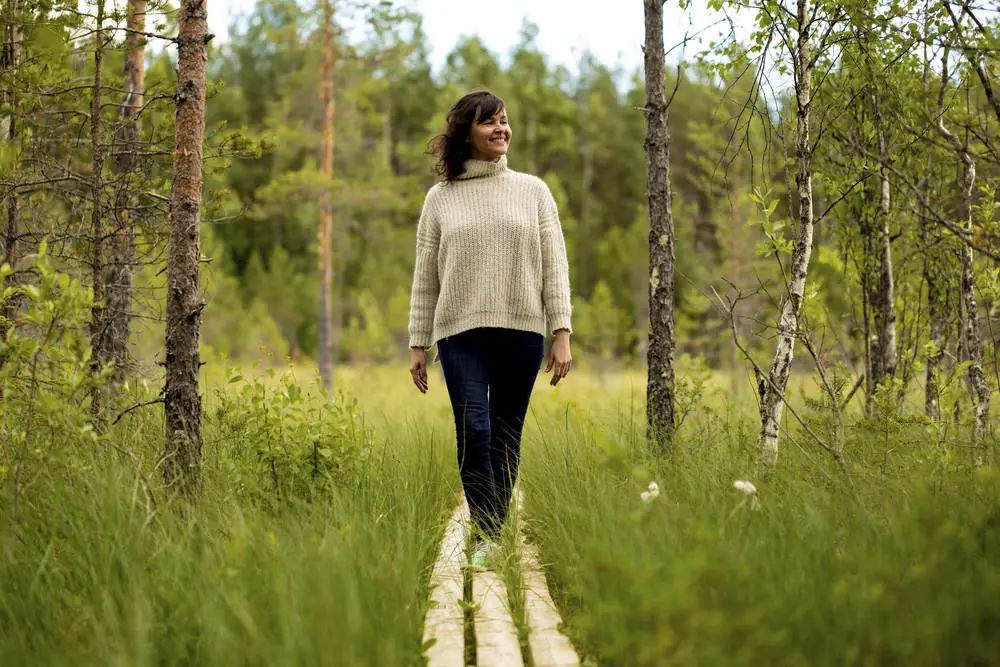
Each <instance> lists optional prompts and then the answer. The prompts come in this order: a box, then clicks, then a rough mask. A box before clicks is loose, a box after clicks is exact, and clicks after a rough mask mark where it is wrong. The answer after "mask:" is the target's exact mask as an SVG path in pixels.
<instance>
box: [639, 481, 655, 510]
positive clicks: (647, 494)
mask: <svg viewBox="0 0 1000 667" xmlns="http://www.w3.org/2000/svg"><path fill="white" fill-rule="evenodd" d="M658 495H660V485H659V484H657V483H656V482H650V483H649V486H648V487H647V489H646V490H645V491H643V492H642V493H640V494H639V498H641V499H642V502H644V503H646V504H647V505H648V504H649V503H651V502H653V500H654V499H655V498H656V497H657V496H658Z"/></svg>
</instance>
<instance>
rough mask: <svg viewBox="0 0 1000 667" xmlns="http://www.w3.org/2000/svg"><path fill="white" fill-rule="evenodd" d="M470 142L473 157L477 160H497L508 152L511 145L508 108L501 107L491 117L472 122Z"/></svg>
mask: <svg viewBox="0 0 1000 667" xmlns="http://www.w3.org/2000/svg"><path fill="white" fill-rule="evenodd" d="M469 144H470V145H471V148H472V157H473V158H475V159H477V160H497V159H499V158H500V156H501V155H504V154H506V153H507V147H508V146H509V145H510V125H508V124H507V110H506V109H500V111H498V112H496V113H495V114H493V116H492V117H491V118H480V119H479V120H478V121H475V122H474V123H472V127H471V128H469Z"/></svg>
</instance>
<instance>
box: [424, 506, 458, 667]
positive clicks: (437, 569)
mask: <svg viewBox="0 0 1000 667" xmlns="http://www.w3.org/2000/svg"><path fill="white" fill-rule="evenodd" d="M468 522H469V506H468V505H467V504H466V503H465V500H464V498H463V500H462V502H461V503H460V504H459V506H458V507H456V508H455V511H454V512H453V513H452V515H451V518H449V519H448V524H447V526H446V527H445V532H444V538H443V539H442V540H441V550H440V552H439V554H438V559H437V561H436V562H435V563H434V569H433V570H432V571H431V581H430V585H431V606H430V608H429V609H428V610H427V615H426V616H425V617H424V638H423V640H424V645H426V644H427V643H428V642H430V641H431V640H433V644H431V646H430V647H429V648H428V649H427V650H426V652H425V655H426V656H427V664H428V667H465V617H464V615H463V612H462V604H461V602H462V599H463V597H464V594H465V590H464V588H465V586H464V582H465V578H464V576H465V575H464V574H463V572H462V565H463V564H464V563H465V531H466V526H467V525H468Z"/></svg>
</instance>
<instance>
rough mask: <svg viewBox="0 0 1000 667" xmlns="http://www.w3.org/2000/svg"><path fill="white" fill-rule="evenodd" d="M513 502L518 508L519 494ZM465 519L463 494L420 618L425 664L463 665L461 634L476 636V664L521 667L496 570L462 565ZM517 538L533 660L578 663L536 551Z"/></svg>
mask: <svg viewBox="0 0 1000 667" xmlns="http://www.w3.org/2000/svg"><path fill="white" fill-rule="evenodd" d="M517 506H518V510H519V511H520V507H521V497H520V494H518V495H517ZM468 522H469V508H468V505H466V503H465V501H464V499H463V500H462V502H461V503H460V504H459V505H458V507H456V508H455V511H454V512H452V515H451V518H450V519H449V520H448V524H447V526H446V527H445V533H444V539H443V540H442V541H441V549H440V552H439V554H438V559H437V562H435V564H434V570H433V571H432V573H431V594H430V596H431V602H432V604H431V607H430V609H429V610H428V611H427V616H426V618H425V620H424V645H425V646H427V647H428V648H427V649H426V651H425V655H426V657H427V664H428V665H429V667H466V663H465V656H466V652H465V637H466V636H474V637H475V648H476V652H475V654H476V661H477V663H478V665H479V666H480V667H523V665H524V656H522V653H521V645H520V642H519V640H518V634H517V628H516V626H515V624H514V620H513V618H512V617H511V614H510V598H509V596H508V591H507V587H506V586H505V585H504V582H503V580H502V579H501V577H500V576H499V575H498V574H497V573H496V572H491V571H477V572H473V571H471V570H469V569H467V568H465V567H464V565H465V563H466V562H467V556H466V553H465V546H466V544H465V543H466V531H467V530H468ZM518 538H519V544H520V552H521V567H520V569H521V574H522V581H521V585H522V587H523V592H524V606H525V610H524V615H525V623H526V625H527V626H528V647H529V650H530V653H531V655H530V658H531V662H532V664H534V665H535V667H574V666H579V664H580V659H579V657H578V656H577V654H576V651H575V650H574V649H573V645H572V644H571V643H570V641H569V639H567V637H566V636H565V635H564V634H563V633H562V632H561V631H560V629H559V627H560V625H561V623H562V620H561V618H560V617H559V612H558V610H557V609H556V606H555V603H554V602H553V601H552V597H551V595H549V588H548V585H547V583H546V581H545V574H544V572H543V571H542V566H541V564H540V562H539V559H538V551H537V549H536V548H535V547H534V545H532V544H530V543H528V542H527V540H525V538H524V535H523V534H519V535H518ZM466 576H468V577H470V579H471V581H469V582H468V583H469V584H470V585H469V586H466V579H465V577H466ZM467 590H468V591H470V592H471V598H470V599H467V600H466V599H465V598H464V596H463V593H464V592H465V591H467ZM464 607H471V609H473V613H472V615H471V616H472V617H471V619H469V620H470V621H471V623H472V625H473V628H472V630H473V632H471V633H469V634H468V635H467V634H466V626H465V624H466V618H465V614H464V611H463V608H464ZM470 648H471V647H470Z"/></svg>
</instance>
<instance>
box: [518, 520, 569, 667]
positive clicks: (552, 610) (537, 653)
mask: <svg viewBox="0 0 1000 667" xmlns="http://www.w3.org/2000/svg"><path fill="white" fill-rule="evenodd" d="M521 574H522V577H523V586H524V620H525V623H526V624H527V626H528V646H529V648H530V649H531V659H532V662H534V664H535V667H571V666H572V667H579V664H580V658H579V656H577V654H576V651H575V650H574V649H573V644H572V643H570V641H569V638H568V637H566V635H564V634H563V633H562V631H561V630H560V629H559V627H560V626H561V625H562V618H561V617H560V616H559V612H558V610H556V605H555V603H554V602H553V601H552V596H551V595H550V594H549V586H548V584H547V583H546V582H545V573H544V572H542V566H541V563H540V562H539V560H538V550H537V549H536V548H535V546H534V545H533V544H529V543H528V542H527V541H526V540H525V539H524V536H523V535H522V536H521Z"/></svg>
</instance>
